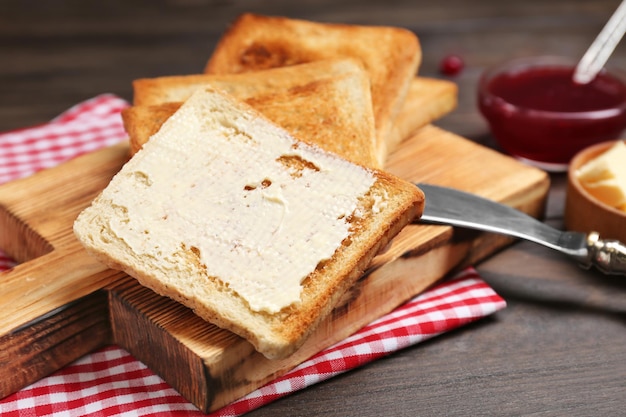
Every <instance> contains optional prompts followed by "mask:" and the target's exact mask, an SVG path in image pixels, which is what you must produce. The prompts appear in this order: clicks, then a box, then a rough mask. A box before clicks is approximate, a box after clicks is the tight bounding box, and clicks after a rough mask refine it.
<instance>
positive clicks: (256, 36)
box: [205, 13, 421, 165]
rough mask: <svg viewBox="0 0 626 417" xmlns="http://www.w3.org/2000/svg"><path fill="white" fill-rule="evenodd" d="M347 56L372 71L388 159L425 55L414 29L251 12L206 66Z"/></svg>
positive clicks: (248, 66)
mask: <svg viewBox="0 0 626 417" xmlns="http://www.w3.org/2000/svg"><path fill="white" fill-rule="evenodd" d="M346 57H351V58H355V59H358V60H359V61H360V62H361V63H362V64H363V66H364V67H365V69H366V70H367V71H368V73H369V76H370V83H371V88H372V101H373V109H374V121H375V127H376V138H377V155H378V162H379V165H382V164H384V161H385V159H386V157H387V143H386V140H387V137H388V136H389V135H390V132H391V129H392V125H393V122H394V119H395V117H396V116H397V115H398V113H399V111H400V109H401V107H402V103H403V102H404V99H405V96H406V94H407V91H408V89H409V84H410V82H411V80H412V79H413V78H414V76H415V74H416V72H417V69H418V66H419V64H420V61H421V49H420V45H419V41H418V39H417V37H416V36H415V34H413V33H412V32H410V31H408V30H406V29H402V28H396V27H384V26H363V25H347V24H331V23H318V22H310V21H305V20H298V19H290V18H285V17H273V16H261V15H255V14H250V13H247V14H243V15H241V16H240V17H239V18H238V19H236V20H235V22H233V24H232V25H231V27H230V28H229V29H228V30H227V31H226V32H225V33H224V35H223V36H222V38H221V39H220V41H219V42H218V44H217V46H216V48H215V50H214V52H213V55H212V56H211V57H210V59H209V61H208V63H207V65H206V68H205V72H206V73H212V74H227V73H242V72H249V71H258V70H262V69H268V68H275V67H283V66H290V65H296V64H301V63H305V62H312V61H317V60H321V59H330V58H346Z"/></svg>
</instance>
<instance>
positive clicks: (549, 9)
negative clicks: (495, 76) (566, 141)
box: [0, 0, 626, 416]
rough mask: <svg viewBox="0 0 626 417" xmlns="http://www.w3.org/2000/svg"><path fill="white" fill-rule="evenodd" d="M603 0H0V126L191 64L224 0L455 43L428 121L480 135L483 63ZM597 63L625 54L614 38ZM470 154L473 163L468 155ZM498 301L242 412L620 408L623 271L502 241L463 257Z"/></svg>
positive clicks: (545, 50)
mask: <svg viewBox="0 0 626 417" xmlns="http://www.w3.org/2000/svg"><path fill="white" fill-rule="evenodd" d="M618 3H619V1H618V0H553V1H545V0H525V1H523V2H509V1H500V0H471V1H462V0H438V1H432V0H431V1H424V0H410V1H395V0H387V1H384V2H375V1H368V0H360V1H352V0H351V1H344V2H336V1H328V0H321V1H314V0H306V1H302V0H301V1H289V0H283V1H269V0H268V1H258V0H256V1H255V0H246V1H224V0H215V1H208V0H207V1H203V0H170V1H158V2H147V1H146V2H140V1H121V0H116V1H108V2H85V1H78V0H77V1H55V2H36V1H18V0H4V1H2V2H1V3H0V131H5V130H9V129H14V128H19V127H24V126H30V125H33V124H37V123H42V122H45V121H47V120H49V119H50V118H52V117H54V116H56V115H57V114H58V113H60V112H61V111H63V110H65V109H66V108H68V107H69V106H71V105H73V104H75V103H77V102H79V101H81V100H84V99H87V98H90V97H92V96H95V95H97V94H100V93H103V92H110V93H114V94H117V95H119V96H122V97H124V98H126V99H129V100H130V98H131V81H132V80H133V79H135V78H140V77H150V76H158V75H172V74H189V73H197V72H201V71H202V68H203V66H204V64H205V62H206V60H207V58H208V56H209V55H210V53H211V51H212V49H213V47H214V45H215V42H216V40H217V39H218V37H219V35H220V34H221V33H222V32H223V30H224V29H225V28H226V27H227V25H228V23H229V22H230V21H231V20H233V19H234V18H235V17H236V16H237V15H238V14H239V13H241V12H244V11H253V12H257V13H263V14H277V15H286V16H291V17H298V18H306V19H311V20H318V21H328V22H346V23H358V24H383V25H396V26H402V27H406V28H409V29H411V30H413V31H414V32H415V33H417V35H418V36H419V37H420V40H421V43H422V48H423V52H424V58H423V64H422V66H421V70H420V73H421V74H423V75H426V76H435V77H437V76H440V75H439V74H438V69H437V68H438V64H439V62H440V61H441V60H442V58H444V57H445V56H446V55H448V54H452V53H455V54H459V55H460V56H462V57H463V59H464V60H465V63H466V67H465V69H464V70H463V72H462V73H461V74H460V75H459V76H457V77H456V78H454V80H455V81H456V82H457V83H458V85H459V90H460V93H459V106H458V109H457V110H456V111H455V112H454V113H452V114H451V115H449V116H447V117H445V118H444V119H442V120H440V121H439V122H437V124H438V125H439V126H441V127H443V128H445V129H448V130H450V131H452V132H455V133H458V134H460V135H462V136H465V137H467V138H469V139H472V140H475V141H477V142H480V143H483V144H485V145H487V146H492V147H496V145H495V144H494V142H493V140H492V138H491V137H490V135H489V133H488V131H487V128H486V125H485V123H484V121H483V120H482V118H481V117H480V115H479V113H478V112H477V109H476V105H475V93H476V91H475V90H476V82H477V79H478V77H479V75H480V73H481V72H482V71H483V70H484V68H485V67H486V66H489V65H491V64H494V63H496V62H498V61H501V60H503V59H506V58H510V57H515V56H524V55H538V54H556V55H567V56H571V57H574V58H578V57H580V56H581V55H582V53H583V52H584V50H585V49H586V47H587V46H588V45H589V44H590V43H591V41H592V40H593V39H594V37H595V35H596V34H597V33H598V32H599V30H600V29H601V27H602V26H603V24H604V23H605V21H606V20H607V19H608V17H609V16H610V14H611V13H612V11H613V10H614V9H615V7H617V5H618ZM611 64H613V65H616V66H621V67H626V45H622V46H620V47H618V49H617V51H616V52H615V54H614V56H613V58H612V59H611ZM477 169H480V168H479V167H477ZM552 184H553V185H552V189H551V193H550V198H549V201H548V208H547V221H548V222H550V223H552V224H554V225H556V226H560V225H561V218H562V213H563V201H564V193H565V187H564V184H565V178H564V176H563V175H553V176H552ZM477 268H478V270H479V272H480V273H481V275H482V276H483V277H484V278H485V280H487V281H488V282H489V283H490V284H491V285H492V286H493V287H494V288H495V289H496V290H497V291H498V292H499V293H500V294H501V295H502V296H503V297H504V298H505V299H506V300H507V302H508V308H507V309H505V310H504V311H502V312H499V313H498V314H496V315H495V316H493V317H490V318H488V319H485V320H482V321H480V322H479V323H476V324H475V325H471V326H468V327H465V328H462V329H460V330H458V331H455V332H452V333H449V334H446V335H444V336H442V337H439V338H436V339H434V340H431V341H429V342H427V343H423V344H420V345H417V346H415V347H414V348H410V349H406V350H404V351H401V352H398V353H396V354H394V355H391V356H390V357H388V358H386V359H383V360H379V361H377V362H374V363H372V364H370V365H368V366H365V367H363V368H360V369H357V370H355V371H353V372H349V373H347V374H345V375H343V376H339V377H336V378H333V379H331V380H330V381H327V382H325V383H321V384H318V385H315V386H313V387H311V388H309V389H306V390H304V391H301V392H299V393H296V394H293V395H291V396H289V397H287V398H284V399H282V400H279V401H277V402H275V403H273V404H271V405H269V406H266V407H264V408H262V409H259V410H257V411H255V412H253V413H251V415H254V416H266V415H267V416H275V415H327V416H335V415H336V416H348V415H355V416H356V415H359V416H370V415H371V416H380V415H395V416H404V415H406V416H409V415H410V416H414V415H421V416H428V415H437V416H439V415H446V416H452V415H462V416H473V415H550V416H554V415H563V416H565V415H567V416H572V415H577V416H599V415H608V416H616V415H626V326H625V325H626V279H623V278H622V279H620V278H607V277H603V276H601V275H599V274H597V273H593V272H585V271H582V270H579V269H578V268H577V267H576V266H575V265H573V264H572V263H570V262H568V261H566V260H565V259H563V258H562V257H561V256H559V255H557V254H555V253H553V252H551V251H549V250H548V249H544V248H542V247H539V246H536V245H533V244H530V243H518V244H515V245H513V246H511V247H510V248H508V249H506V250H504V251H502V252H500V253H499V254H497V255H494V256H492V257H491V258H490V259H488V260H486V261H485V262H483V263H481V264H480V265H477Z"/></svg>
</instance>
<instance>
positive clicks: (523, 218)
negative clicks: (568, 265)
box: [416, 183, 626, 275]
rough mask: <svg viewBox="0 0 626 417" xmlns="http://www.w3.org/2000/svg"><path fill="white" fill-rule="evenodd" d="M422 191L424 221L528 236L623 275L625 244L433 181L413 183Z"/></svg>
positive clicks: (580, 260)
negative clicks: (556, 225)
mask: <svg viewBox="0 0 626 417" xmlns="http://www.w3.org/2000/svg"><path fill="white" fill-rule="evenodd" d="M416 185H417V187H418V188H420V189H421V190H422V191H423V192H424V195H425V198H426V200H425V207H424V212H423V214H422V216H421V217H420V218H419V219H418V220H417V221H418V222H419V223H424V224H438V225H449V226H456V227H463V228H469V229H476V230H482V231H485V232H490V233H498V234H502V235H506V236H510V237H515V238H519V239H524V240H528V241H530V242H534V243H537V244H540V245H543V246H545V247H548V248H550V249H553V250H555V251H558V252H560V253H562V254H565V255H567V256H569V257H571V258H573V259H574V260H575V261H577V262H578V264H579V265H580V266H581V267H583V268H585V269H589V268H591V267H593V266H595V267H596V268H597V269H599V270H600V271H602V272H603V273H605V274H614V275H626V246H625V245H624V244H623V243H621V242H619V241H617V240H603V239H600V236H599V235H598V233H596V232H590V233H589V234H585V233H581V232H572V231H561V230H558V229H555V228H553V227H551V226H549V225H547V224H545V223H542V222H541V221H539V220H537V219H535V218H534V217H531V216H529V215H527V214H526V213H523V212H521V211H519V210H517V209H514V208H512V207H509V206H506V205H504V204H500V203H498V202H495V201H492V200H489V199H486V198H483V197H480V196H478V195H475V194H471V193H467V192H464V191H460V190H456V189H453V188H449V187H442V186H438V185H432V184H423V183H418V184H416Z"/></svg>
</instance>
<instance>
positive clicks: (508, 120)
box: [479, 64, 626, 170]
mask: <svg viewBox="0 0 626 417" xmlns="http://www.w3.org/2000/svg"><path fill="white" fill-rule="evenodd" d="M572 75H573V67H571V66H563V65H556V64H555V65H548V64H544V65H541V66H533V65H525V66H521V67H516V66H513V65H512V66H509V67H508V68H505V69H504V70H502V71H499V72H498V71H496V72H495V73H493V72H492V73H487V74H485V76H483V79H482V80H481V86H480V92H479V107H480V110H481V112H482V113H483V115H484V116H485V118H486V119H487V120H488V121H489V124H490V127H491V131H492V133H493V135H494V137H495V138H496V140H497V141H498V143H499V144H500V146H501V147H502V148H503V149H504V150H505V151H507V152H508V153H510V154H512V155H515V156H517V157H519V158H522V159H525V160H528V161H530V162H536V163H537V165H539V166H542V165H543V167H546V166H547V167H551V166H553V167H563V168H564V167H566V166H567V164H568V162H569V161H570V159H571V158H572V157H573V156H574V155H575V154H576V153H577V152H578V151H579V150H581V149H583V148H585V147H587V146H589V145H591V144H594V143H598V142H603V141H606V140H611V139H616V138H617V137H619V135H620V134H621V132H622V131H623V129H624V128H625V127H626V85H625V84H624V83H623V82H622V81H621V80H620V79H618V78H617V77H616V76H613V75H611V74H609V73H606V72H603V73H601V74H599V75H598V76H597V77H596V78H595V79H594V80H593V81H592V82H591V83H589V84H586V85H579V84H575V83H574V82H573V81H572ZM555 170H561V169H555Z"/></svg>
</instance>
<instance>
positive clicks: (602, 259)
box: [583, 232, 626, 275]
mask: <svg viewBox="0 0 626 417" xmlns="http://www.w3.org/2000/svg"><path fill="white" fill-rule="evenodd" d="M587 247H588V249H589V263H588V265H583V266H585V267H587V268H589V267H591V266H592V265H594V266H595V267H596V268H598V269H599V270H600V271H602V272H604V273H605V274H615V275H623V274H626V245H624V244H623V243H621V242H619V241H617V240H603V239H600V235H599V234H598V233H597V232H591V233H589V235H588V236H587Z"/></svg>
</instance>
